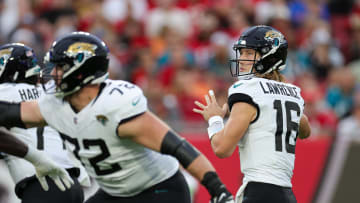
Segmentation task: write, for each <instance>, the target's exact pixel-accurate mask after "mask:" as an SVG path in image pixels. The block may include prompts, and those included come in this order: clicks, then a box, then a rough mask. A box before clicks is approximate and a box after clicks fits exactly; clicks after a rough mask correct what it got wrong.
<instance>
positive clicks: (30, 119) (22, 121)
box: [0, 101, 46, 128]
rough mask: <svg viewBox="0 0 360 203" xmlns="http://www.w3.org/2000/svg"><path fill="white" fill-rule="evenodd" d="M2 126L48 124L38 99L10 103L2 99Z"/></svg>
mask: <svg viewBox="0 0 360 203" xmlns="http://www.w3.org/2000/svg"><path fill="white" fill-rule="evenodd" d="M0 112H2V113H1V114H0V126H4V127H7V128H11V127H20V128H30V127H35V126H44V125H46V123H45V120H44V118H43V117H42V115H41V113H40V108H39V106H38V102H37V101H29V102H21V103H10V102H4V101H0Z"/></svg>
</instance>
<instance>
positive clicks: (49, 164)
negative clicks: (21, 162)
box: [0, 128, 74, 191]
mask: <svg viewBox="0 0 360 203" xmlns="http://www.w3.org/2000/svg"><path fill="white" fill-rule="evenodd" d="M0 151H1V152H5V153H7V154H10V155H13V156H17V157H20V158H24V159H25V160H27V161H29V162H30V163H32V164H33V165H34V167H35V170H36V177H37V178H38V180H39V182H40V184H41V186H42V187H43V189H44V190H46V191H47V190H49V186H48V184H47V182H46V179H45V176H49V177H50V178H51V179H53V181H54V182H55V184H56V185H57V186H58V187H59V189H60V190H62V191H64V190H65V187H67V188H70V187H71V184H73V183H74V182H73V180H72V179H71V178H70V176H69V174H68V173H67V172H66V170H65V169H63V168H61V167H59V166H57V165H56V164H55V163H54V162H53V161H52V160H51V159H49V158H47V156H46V155H45V154H44V153H43V152H41V151H38V150H36V149H33V148H31V147H28V146H27V145H26V144H25V143H24V142H22V141H21V140H19V139H18V138H16V137H15V136H13V135H12V134H11V133H10V132H9V131H7V130H6V129H5V128H0ZM64 185H65V186H64Z"/></svg>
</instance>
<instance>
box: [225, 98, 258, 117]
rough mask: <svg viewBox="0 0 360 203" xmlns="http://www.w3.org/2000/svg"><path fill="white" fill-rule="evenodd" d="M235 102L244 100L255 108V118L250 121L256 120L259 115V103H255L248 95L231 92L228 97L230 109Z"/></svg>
mask: <svg viewBox="0 0 360 203" xmlns="http://www.w3.org/2000/svg"><path fill="white" fill-rule="evenodd" d="M237 102H245V103H248V104H250V105H252V106H254V107H255V108H256V111H257V114H256V118H255V119H254V120H253V121H251V123H254V122H256V121H257V119H258V118H259V115H260V108H259V105H258V104H256V103H255V102H254V101H253V99H252V98H251V97H250V96H249V95H247V94H243V93H236V94H232V95H231V96H230V97H229V99H228V105H229V109H230V111H231V109H232V106H233V105H234V104H235V103H237Z"/></svg>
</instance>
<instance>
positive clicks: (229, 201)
mask: <svg viewBox="0 0 360 203" xmlns="http://www.w3.org/2000/svg"><path fill="white" fill-rule="evenodd" d="M222 189H223V191H221V192H220V193H218V194H217V195H215V196H213V197H211V200H210V203H234V202H235V201H234V198H233V196H232V195H231V193H230V192H229V191H227V189H226V188H225V187H222Z"/></svg>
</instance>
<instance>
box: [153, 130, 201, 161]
mask: <svg viewBox="0 0 360 203" xmlns="http://www.w3.org/2000/svg"><path fill="white" fill-rule="evenodd" d="M160 152H161V153H163V154H169V155H172V156H174V157H175V158H176V159H177V160H178V161H179V162H180V163H181V165H182V166H183V167H184V168H187V167H188V166H189V165H190V164H191V163H192V162H193V161H194V160H195V159H196V157H198V156H199V155H200V152H199V151H198V150H197V149H196V148H195V147H193V146H192V145H191V144H190V143H189V142H188V141H186V140H185V139H184V138H181V137H180V136H178V135H177V134H175V133H174V132H172V131H168V132H167V133H166V135H165V137H164V140H163V142H162V144H161V149H160Z"/></svg>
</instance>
